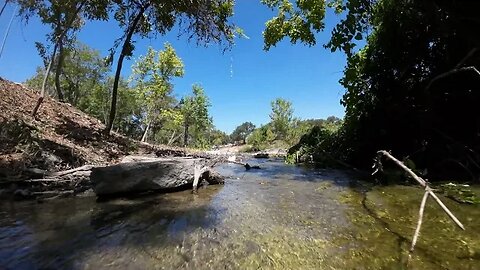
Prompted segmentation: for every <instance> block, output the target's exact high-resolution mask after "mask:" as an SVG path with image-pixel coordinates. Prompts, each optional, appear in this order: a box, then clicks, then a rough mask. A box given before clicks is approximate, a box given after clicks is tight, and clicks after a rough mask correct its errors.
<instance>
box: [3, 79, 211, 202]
mask: <svg viewBox="0 0 480 270" xmlns="http://www.w3.org/2000/svg"><path fill="white" fill-rule="evenodd" d="M0 96H1V97H2V98H1V99H0V145H2V147H0V197H4V196H7V197H8V196H10V195H12V194H16V195H18V197H20V198H23V197H26V196H25V195H26V194H30V195H31V194H32V192H43V193H44V194H47V193H49V192H50V193H51V194H53V195H54V194H56V193H59V192H60V193H62V194H64V195H65V196H69V195H72V194H77V193H83V192H84V191H86V190H89V188H90V183H89V180H88V179H87V180H85V179H82V178H81V177H77V176H79V175H78V174H77V175H74V177H77V178H78V179H77V181H70V182H68V183H67V182H65V180H71V179H70V178H68V179H64V178H59V177H56V178H55V179H60V180H61V181H57V182H54V181H48V184H45V181H43V182H38V181H36V182H35V181H34V182H31V181H30V182H28V181H29V180H31V179H44V178H51V176H56V174H58V173H59V172H62V171H65V170H67V171H68V170H70V169H74V168H78V167H82V166H85V165H91V166H106V165H112V164H116V163H119V162H120V161H121V160H122V159H123V158H125V157H126V156H129V155H141V156H149V157H179V156H199V155H201V154H202V153H198V152H196V151H192V150H189V149H184V148H178V147H168V146H163V145H152V144H148V143H142V142H139V141H137V140H133V139H130V138H127V137H125V136H123V135H121V134H119V133H116V132H112V133H111V134H110V135H105V134H104V132H103V130H104V128H105V125H104V124H103V123H101V122H100V121H99V120H98V119H95V118H93V117H91V116H89V115H87V114H86V113H84V112H82V111H80V110H78V109H76V108H75V107H73V106H71V105H70V104H67V103H61V102H58V101H56V100H55V99H53V98H50V97H46V98H45V99H44V101H43V103H42V105H41V107H40V109H39V111H38V114H37V116H36V117H35V118H34V117H32V116H31V115H30V114H31V111H32V110H33V108H34V106H35V104H36V101H37V98H38V92H37V91H34V90H32V89H28V88H26V87H25V86H23V85H21V84H17V83H14V82H11V81H7V80H4V79H1V78H0ZM60 174H62V173H60ZM57 176H58V175H57ZM62 181H63V182H62ZM45 192H47V193H45ZM29 197H31V196H29Z"/></svg>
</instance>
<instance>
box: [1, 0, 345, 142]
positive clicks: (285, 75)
mask: <svg viewBox="0 0 480 270" xmlns="http://www.w3.org/2000/svg"><path fill="white" fill-rule="evenodd" d="M2 2H3V1H2ZM13 9H14V7H13V6H10V7H7V9H6V10H5V12H4V13H3V14H2V16H1V17H0V36H1V37H2V39H3V36H4V34H5V31H6V29H7V25H8V22H9V21H10V18H11V15H12V13H13ZM273 15H275V14H274V13H273V12H272V11H271V10H270V9H268V8H267V7H265V6H263V5H261V4H260V1H259V0H237V3H236V7H235V16H234V18H233V22H235V23H236V24H237V25H238V26H240V27H241V28H243V29H244V30H245V33H246V35H247V36H248V37H249V39H237V40H236V42H235V43H236V44H235V46H234V47H233V48H232V50H230V51H226V52H225V53H223V52H222V50H221V48H219V46H217V45H210V46H209V47H208V48H205V47H197V46H196V44H195V42H194V41H192V42H190V43H189V42H188V41H187V39H186V37H180V38H178V37H177V36H178V31H177V30H175V29H174V30H172V32H170V33H169V34H167V35H166V36H158V37H156V38H152V39H144V40H140V39H138V38H137V39H136V40H137V42H136V50H135V52H134V57H133V59H132V60H134V59H135V58H136V57H138V56H140V55H142V54H144V53H145V52H146V50H147V48H148V46H152V47H154V48H155V49H157V50H158V49H162V48H163V43H164V42H167V41H168V42H170V43H171V44H172V45H173V46H174V48H175V49H176V51H177V54H178V55H179V56H180V57H181V58H182V60H183V62H184V64H185V76H184V77H183V78H179V79H175V80H174V84H175V94H176V95H177V96H178V97H181V96H183V95H185V94H187V93H190V91H191V85H192V84H194V83H199V84H201V85H202V86H203V87H204V89H205V91H206V93H207V95H208V96H209V98H210V101H211V103H212V107H211V108H210V114H211V115H212V116H213V120H214V124H215V126H216V127H217V128H219V129H220V130H223V131H225V132H227V133H230V132H231V131H232V130H233V129H234V128H235V127H236V126H237V125H239V124H241V123H243V122H245V121H251V122H253V123H254V124H255V125H260V124H265V123H267V122H268V121H269V116H268V115H269V112H270V101H272V100H273V99H275V98H277V97H282V98H285V99H288V100H290V101H291V102H292V103H293V107H294V109H295V116H297V117H300V118H303V119H306V118H326V117H327V116H330V115H335V116H337V117H343V115H344V108H343V107H342V106H341V105H340V98H341V97H342V95H343V93H344V89H343V88H342V86H341V85H340V84H339V83H338V80H339V79H340V78H341V76H342V70H343V67H344V65H345V55H344V54H343V53H339V52H336V53H331V52H330V51H329V50H326V49H324V48H323V46H322V45H323V44H325V43H326V42H327V41H328V39H329V37H330V33H331V29H332V27H333V26H334V25H335V24H336V23H337V21H338V17H336V15H334V14H332V13H330V12H329V13H328V14H327V18H326V29H325V31H324V32H323V33H320V34H318V35H317V45H316V46H313V47H309V46H305V45H302V44H297V45H291V44H290V43H289V41H288V40H284V41H282V42H281V43H279V44H278V45H277V46H276V47H273V48H271V49H270V51H268V52H265V51H264V50H263V38H262V31H263V29H264V25H265V22H266V21H267V20H268V19H270V18H271V17H272V16H273ZM48 32H49V28H48V27H46V26H44V25H42V24H41V23H40V22H39V21H38V20H37V19H34V18H32V19H31V20H30V21H29V23H28V24H25V22H22V21H20V19H19V18H15V19H14V21H13V23H12V27H11V30H10V33H9V36H8V39H7V43H6V45H5V48H4V51H3V54H2V56H1V58H0V76H1V77H3V78H5V79H8V80H11V81H15V82H24V81H25V80H26V79H27V78H29V77H31V76H32V75H33V74H34V73H35V68H36V67H37V66H39V65H41V64H42V63H41V58H40V57H39V56H38V53H37V50H36V49H35V46H34V43H35V41H41V42H43V41H45V35H46V34H47V33H48ZM120 36H121V29H120V28H119V27H118V26H117V24H116V22H115V21H113V20H112V21H111V22H89V23H87V24H86V25H85V27H84V28H83V30H82V31H81V32H80V33H79V35H78V38H79V40H80V41H82V42H83V43H86V44H88V45H89V46H91V47H93V48H95V49H97V50H100V51H101V53H102V55H104V56H105V55H107V53H108V49H109V48H110V47H111V46H112V44H113V41H114V40H115V39H116V38H118V37H120ZM132 60H128V61H125V63H124V66H123V72H122V74H123V75H124V76H128V75H129V74H130V71H131V69H130V67H131V65H132ZM0 98H1V97H0Z"/></svg>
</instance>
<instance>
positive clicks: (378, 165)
mask: <svg viewBox="0 0 480 270" xmlns="http://www.w3.org/2000/svg"><path fill="white" fill-rule="evenodd" d="M377 155H378V156H377V159H376V164H375V165H374V167H376V170H375V172H374V173H373V174H375V173H376V172H378V171H379V170H382V163H381V158H382V156H385V157H387V158H388V159H390V160H392V161H393V162H395V164H397V165H398V166H399V167H400V168H402V169H403V170H404V171H406V172H407V173H408V174H409V175H410V176H411V177H412V178H413V179H414V180H415V181H417V182H418V183H419V184H420V185H421V186H422V187H424V188H425V195H424V197H423V199H422V203H421V204H420V211H419V217H418V224H417V229H416V231H415V235H414V237H413V241H412V247H411V248H410V251H413V249H414V247H415V243H416V241H417V238H418V235H419V234H420V227H421V225H422V219H423V211H424V208H425V203H426V200H427V197H428V195H430V196H432V198H433V199H434V200H435V201H436V202H437V203H438V205H440V207H442V209H443V211H445V213H447V215H448V216H449V217H450V218H451V219H452V220H453V221H454V222H455V224H457V226H458V227H460V228H461V229H462V230H465V227H464V226H463V224H462V223H461V222H460V221H459V220H458V219H457V217H455V215H454V214H452V212H451V211H450V210H449V209H448V208H447V207H446V206H445V204H443V202H442V201H441V200H440V199H439V198H438V197H437V195H436V194H435V193H434V192H433V190H432V189H431V188H430V186H429V185H428V183H427V181H425V180H424V179H423V178H421V177H419V176H417V175H416V174H415V173H414V172H413V171H412V170H410V168H408V167H407V166H405V164H403V162H401V161H400V160H398V159H396V158H395V157H394V156H392V155H391V154H390V153H389V152H387V151H385V150H381V151H378V152H377Z"/></svg>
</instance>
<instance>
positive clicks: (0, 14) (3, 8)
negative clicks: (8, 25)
mask: <svg viewBox="0 0 480 270" xmlns="http://www.w3.org/2000/svg"><path fill="white" fill-rule="evenodd" d="M8 2H10V0H5V3H3V6H2V9H1V10H0V16H2V14H3V11H4V10H5V7H6V6H7V4H8Z"/></svg>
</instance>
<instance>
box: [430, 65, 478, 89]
mask: <svg viewBox="0 0 480 270" xmlns="http://www.w3.org/2000/svg"><path fill="white" fill-rule="evenodd" d="M464 71H473V72H475V73H476V74H477V75H479V76H480V71H478V69H477V68H476V67H474V66H470V67H462V68H455V69H452V70H450V71H447V72H445V73H442V74H440V75H438V76H437V77H435V78H433V79H432V80H431V81H430V82H429V83H428V85H427V88H426V90H427V91H428V90H429V89H430V87H431V86H432V84H433V83H434V82H436V81H438V80H440V79H443V78H445V77H448V76H450V75H453V74H455V73H460V72H464Z"/></svg>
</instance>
